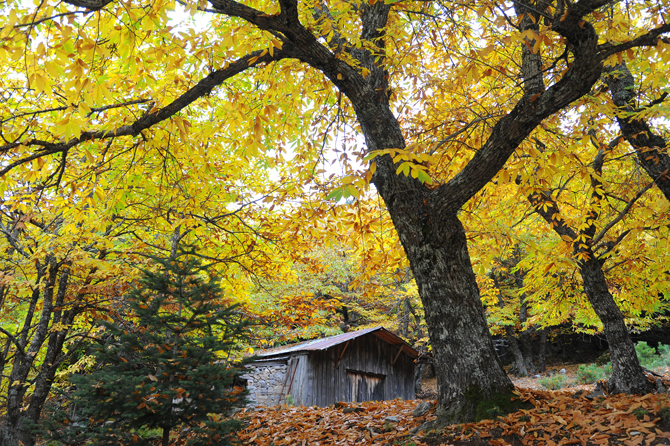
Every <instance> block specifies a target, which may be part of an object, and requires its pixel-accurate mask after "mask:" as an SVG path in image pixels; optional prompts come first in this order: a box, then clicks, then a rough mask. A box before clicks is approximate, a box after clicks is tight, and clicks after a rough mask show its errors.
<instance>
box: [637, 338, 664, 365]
mask: <svg viewBox="0 0 670 446" xmlns="http://www.w3.org/2000/svg"><path fill="white" fill-rule="evenodd" d="M635 352H636V353H637V359H638V360H639V361H640V365H641V366H642V367H644V368H647V369H653V368H655V367H656V363H657V362H658V359H659V357H658V356H657V355H656V349H655V348H653V347H651V346H650V345H648V344H647V343H646V342H644V341H640V342H638V343H637V344H635Z"/></svg>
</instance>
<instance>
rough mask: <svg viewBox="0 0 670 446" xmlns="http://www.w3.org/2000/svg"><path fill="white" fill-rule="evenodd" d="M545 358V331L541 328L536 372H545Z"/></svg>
mask: <svg viewBox="0 0 670 446" xmlns="http://www.w3.org/2000/svg"><path fill="white" fill-rule="evenodd" d="M546 357H547V329H546V328H543V329H542V331H541V332H540V348H539V350H538V353H537V371H538V372H540V373H541V372H544V371H546V370H547V366H546V364H545V362H544V360H545V358H546Z"/></svg>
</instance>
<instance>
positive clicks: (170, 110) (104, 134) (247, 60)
mask: <svg viewBox="0 0 670 446" xmlns="http://www.w3.org/2000/svg"><path fill="white" fill-rule="evenodd" d="M284 57H286V56H285V52H284V51H283V50H280V49H275V50H274V52H273V54H272V55H271V54H270V53H269V52H268V51H267V50H258V51H254V52H253V53H250V54H247V55H246V56H244V57H242V58H240V59H238V60H236V61H235V62H233V63H231V64H230V65H228V66H227V67H226V68H223V69H220V70H216V71H213V72H212V73H210V74H209V76H207V77H205V78H204V79H202V80H200V82H198V83H197V84H195V85H194V86H193V87H191V88H190V89H189V90H187V91H186V92H185V93H184V94H182V95H181V96H180V97H178V98H177V99H175V100H174V101H172V102H171V103H170V104H168V105H166V106H165V107H163V108H161V109H159V110H157V111H156V112H154V113H150V114H147V115H144V116H142V117H141V118H139V119H137V120H136V121H135V122H134V123H133V124H130V125H124V126H122V127H119V128H117V129H114V130H99V131H85V132H82V133H81V136H80V137H79V138H72V139H71V140H70V141H67V142H57V143H52V142H47V141H41V140H37V139H33V140H29V141H23V142H14V143H11V144H6V145H4V146H0V153H2V152H7V151H9V150H11V149H13V148H16V147H18V146H20V145H23V146H27V147H31V146H41V147H43V148H44V149H43V150H40V151H39V152H37V153H34V154H32V155H29V156H26V157H24V158H21V159H19V160H17V161H15V162H13V163H11V164H8V165H6V166H5V167H4V168H3V169H2V170H0V177H2V176H4V175H6V174H7V173H8V172H9V171H11V170H12V169H13V168H15V167H17V166H18V165H20V164H24V163H27V162H29V161H32V160H33V159H36V158H40V157H42V156H45V155H49V154H53V153H58V152H62V153H66V152H67V151H68V150H70V149H71V148H72V147H75V146H77V145H78V144H81V143H82V142H84V141H92V140H101V139H108V138H115V137H119V136H137V135H139V134H140V133H141V132H142V131H143V130H146V129H148V128H150V127H152V126H153V125H155V124H158V123H159V122H161V121H164V120H166V119H169V118H171V117H172V116H174V115H176V114H177V113H179V112H180V111H181V110H183V109H184V108H186V107H187V106H189V105H190V104H192V103H193V102H194V101H196V100H197V99H199V98H201V97H203V96H206V95H208V94H210V93H211V91H212V90H213V89H214V88H215V87H217V86H219V85H221V84H222V83H223V82H225V81H226V80H228V79H230V78H231V77H233V76H235V75H237V74H239V73H241V72H243V71H245V70H247V69H248V68H251V67H255V66H257V65H260V64H262V63H267V62H273V61H277V60H281V59H283V58H284Z"/></svg>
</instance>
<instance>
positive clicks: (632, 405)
mask: <svg viewBox="0 0 670 446" xmlns="http://www.w3.org/2000/svg"><path fill="white" fill-rule="evenodd" d="M517 392H518V393H519V395H520V397H521V399H522V400H524V401H529V402H531V403H532V404H533V406H535V407H534V408H532V409H530V410H520V411H518V412H515V413H512V414H509V415H506V416H504V417H500V418H499V419H497V420H485V421H481V422H479V423H469V424H462V425H454V426H449V427H448V428H447V429H445V430H444V432H442V433H441V435H436V436H435V438H434V439H432V440H430V439H427V441H428V443H429V444H460V445H465V444H481V443H482V442H484V443H488V444H491V445H493V446H505V445H509V444H511V445H515V446H517V445H533V446H560V445H572V444H574V445H581V446H586V445H608V444H614V445H625V446H637V445H644V446H651V445H656V444H670V433H669V432H668V427H670V395H668V394H648V395H644V396H624V395H615V396H608V397H601V398H595V399H587V398H585V397H584V396H582V397H578V398H575V397H574V396H573V394H572V393H570V392H565V391H541V390H531V389H517ZM482 440H483V441H482Z"/></svg>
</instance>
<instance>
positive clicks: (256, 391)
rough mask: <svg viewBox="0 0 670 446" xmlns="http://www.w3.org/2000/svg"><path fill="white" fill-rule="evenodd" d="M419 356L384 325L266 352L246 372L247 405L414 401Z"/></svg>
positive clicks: (312, 404)
mask: <svg viewBox="0 0 670 446" xmlns="http://www.w3.org/2000/svg"><path fill="white" fill-rule="evenodd" d="M417 357H418V352H417V351H416V350H414V349H413V348H412V347H411V346H410V345H409V344H407V343H406V342H405V341H403V340H402V339H401V338H399V337H398V336H396V335H394V334H393V333H391V332H390V331H388V330H386V329H385V328H383V327H374V328H368V329H365V330H359V331H354V332H349V333H343V334H341V335H337V336H330V337H328V338H323V339H316V340H313V341H308V342H303V343H300V344H297V345H292V346H290V347H286V348H283V349H279V350H275V351H272V352H267V353H264V354H261V355H259V357H258V358H257V359H256V361H254V362H253V363H251V364H250V365H249V366H248V367H249V368H250V371H249V373H247V374H246V378H247V389H248V390H249V397H250V400H251V401H252V405H267V406H269V405H276V404H282V403H289V404H295V405H304V406H328V405H331V404H334V403H336V402H338V401H347V402H354V401H381V400H389V399H394V398H402V399H414V367H415V364H414V360H415V359H416V358H417Z"/></svg>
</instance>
